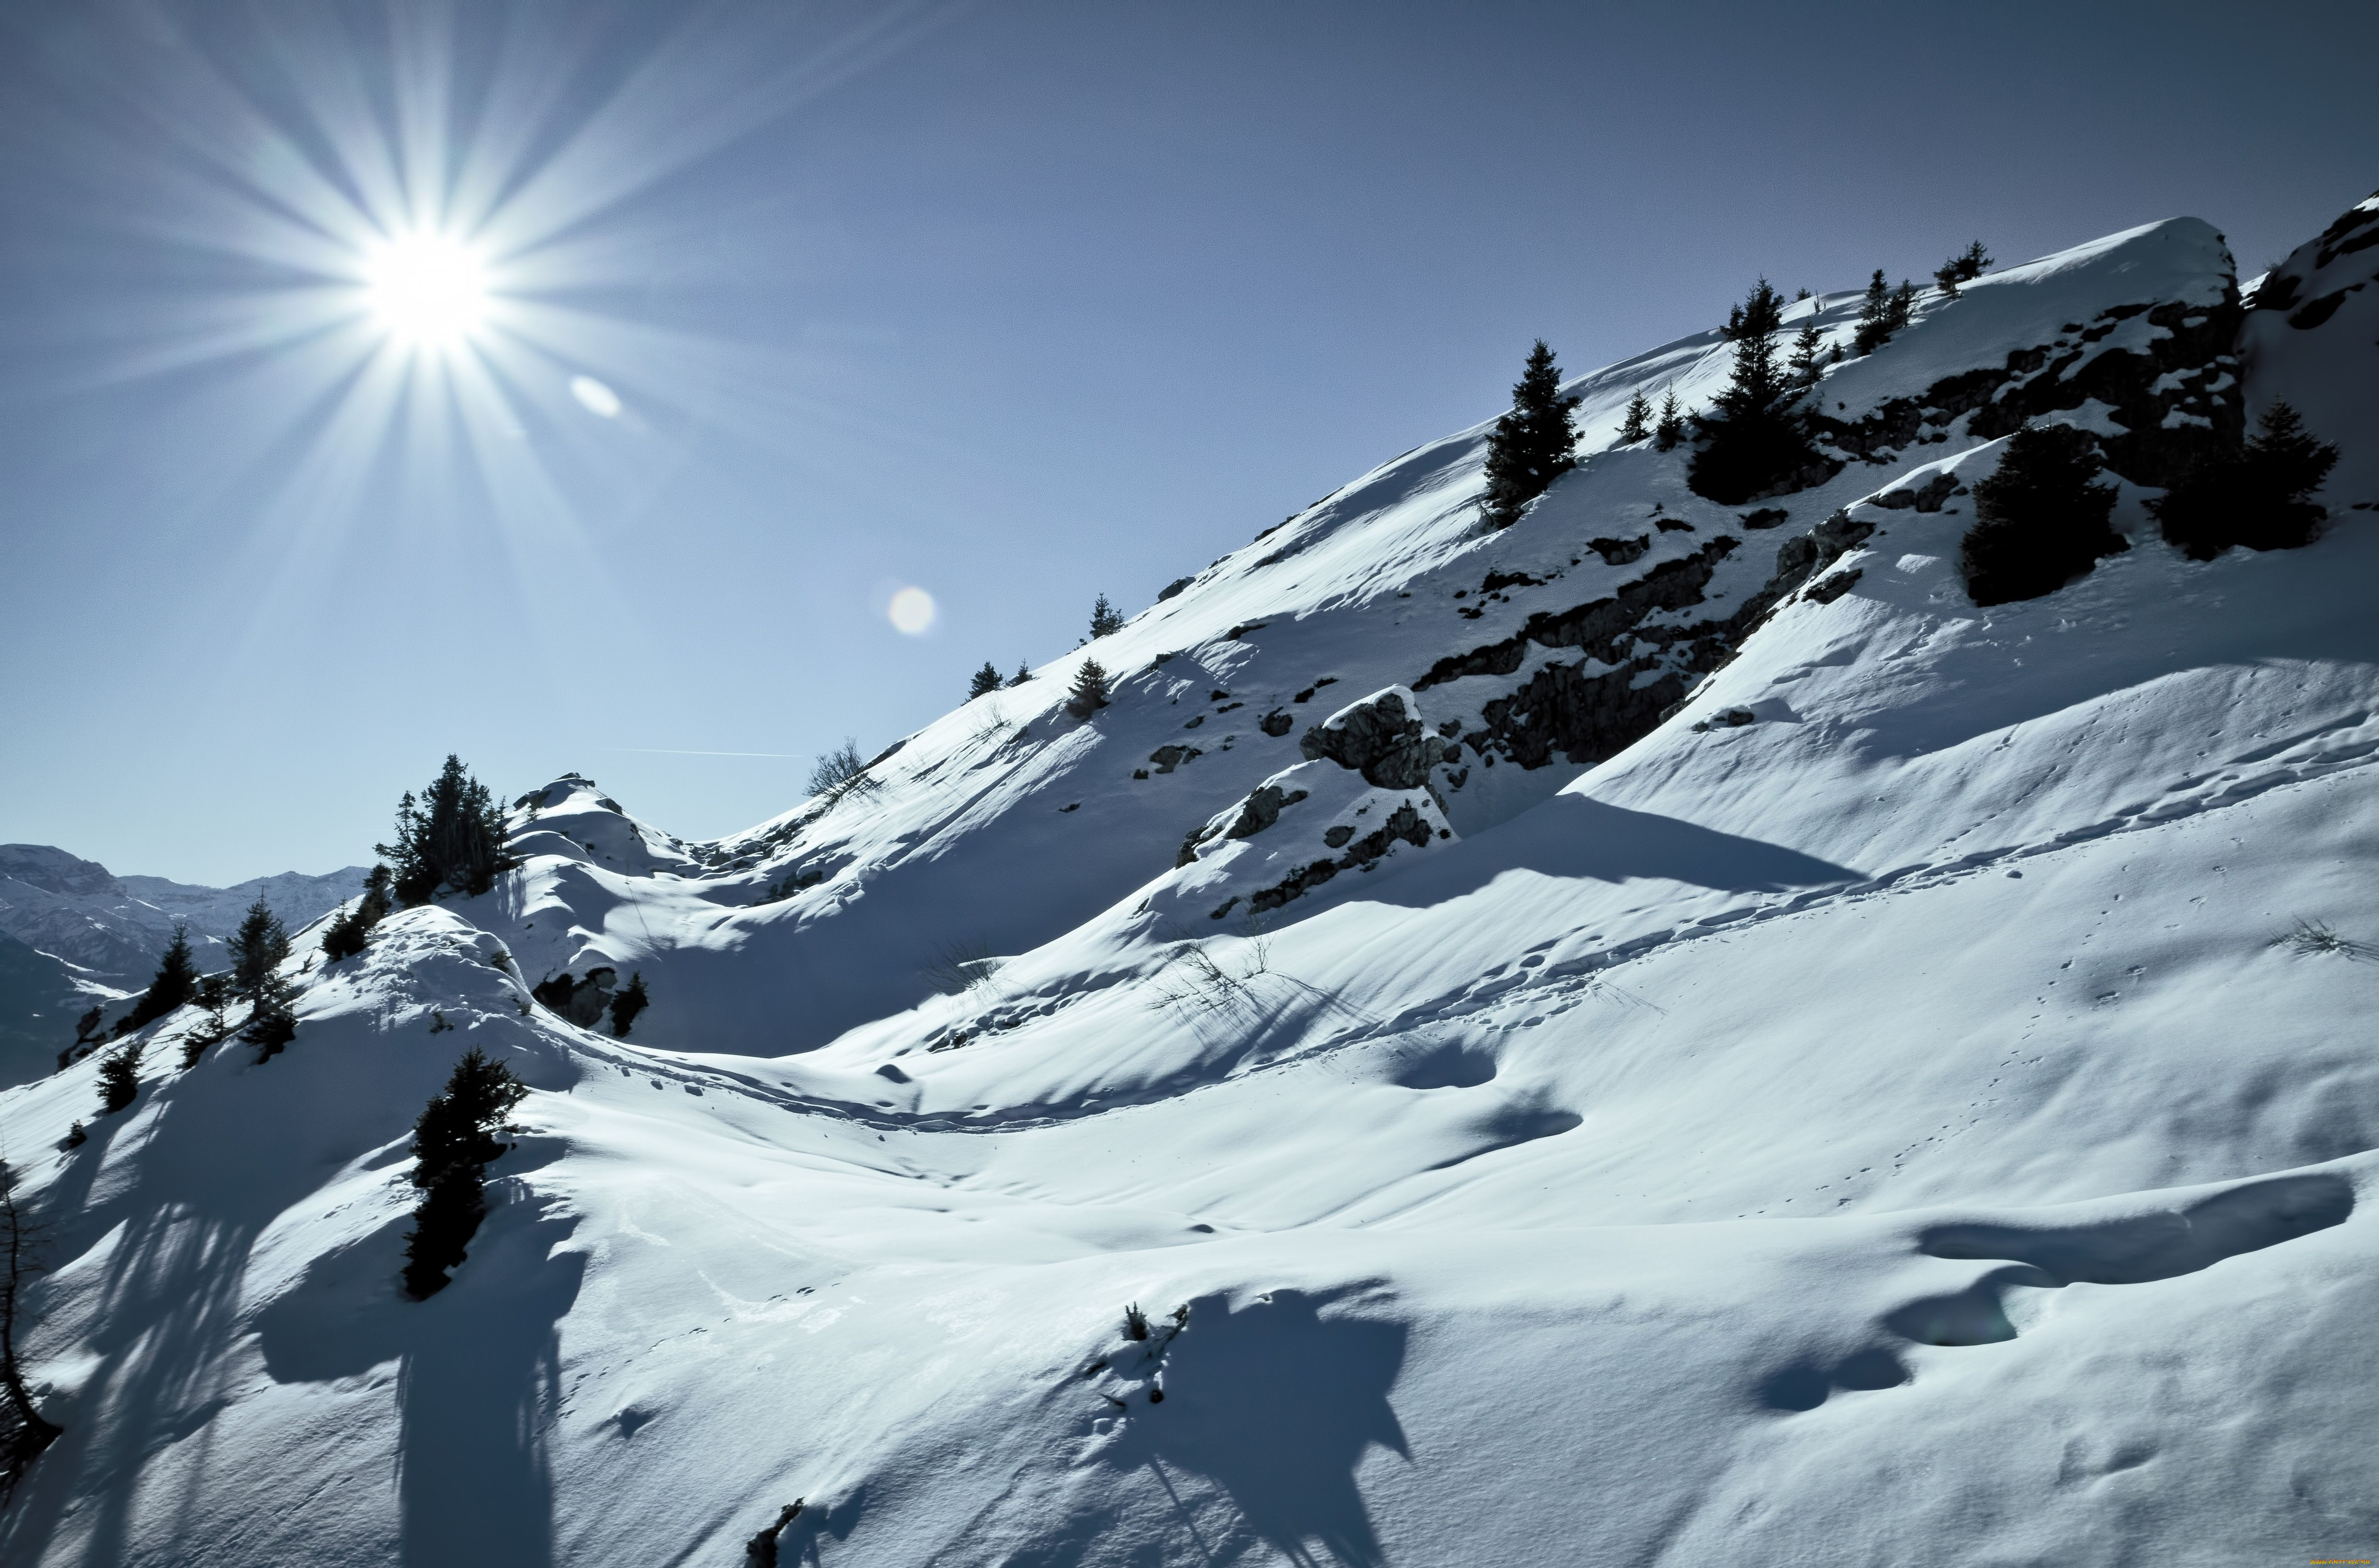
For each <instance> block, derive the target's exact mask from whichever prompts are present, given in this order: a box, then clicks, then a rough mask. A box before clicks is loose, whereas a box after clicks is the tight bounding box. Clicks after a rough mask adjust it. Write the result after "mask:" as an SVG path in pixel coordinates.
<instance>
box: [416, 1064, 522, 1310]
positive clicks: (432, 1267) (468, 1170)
mask: <svg viewBox="0 0 2379 1568" xmlns="http://www.w3.org/2000/svg"><path fill="white" fill-rule="evenodd" d="M527 1092H528V1088H527V1086H526V1085H525V1084H523V1083H522V1082H521V1081H520V1080H518V1079H516V1078H514V1077H513V1072H512V1069H511V1068H510V1067H506V1066H505V1065H504V1064H503V1063H501V1062H499V1061H495V1060H493V1059H491V1058H489V1056H488V1055H485V1054H484V1053H483V1052H481V1051H479V1050H478V1049H477V1047H476V1046H475V1047H473V1048H472V1049H471V1050H469V1051H466V1052H465V1053H464V1055H463V1059H462V1060H461V1061H459V1062H457V1063H455V1064H454V1071H453V1074H452V1076H450V1077H449V1078H448V1079H447V1080H446V1087H445V1089H444V1090H442V1091H441V1092H439V1093H438V1094H436V1095H434V1096H432V1097H431V1099H430V1102H429V1104H428V1105H427V1106H425V1107H424V1108H423V1109H422V1112H421V1116H420V1117H419V1119H417V1121H415V1123H414V1124H413V1153H414V1159H415V1164H414V1167H413V1185H414V1186H416V1187H417V1188H420V1189H421V1192H422V1199H421V1202H420V1203H419V1205H418V1206H417V1207H416V1208H415V1209H414V1211H413V1229H412V1231H411V1232H409V1233H408V1234H407V1235H406V1236H405V1292H406V1294H408V1295H410V1296H411V1297H413V1298H414V1299H415V1300H416V1301H426V1300H428V1299H429V1297H432V1296H435V1295H437V1294H438V1293H439V1292H440V1291H441V1290H443V1289H445V1288H446V1286H447V1285H448V1284H449V1283H450V1281H449V1278H448V1271H449V1270H451V1269H453V1267H454V1266H455V1265H457V1264H459V1263H460V1262H462V1261H463V1259H464V1256H465V1250H466V1249H467V1248H469V1246H470V1244H471V1237H472V1236H475V1235H477V1232H478V1229H479V1221H480V1219H481V1218H482V1217H483V1216H484V1215H485V1214H486V1213H487V1212H488V1198H487V1186H488V1182H487V1177H488V1165H489V1162H491V1161H493V1160H494V1159H495V1158H496V1157H497V1156H498V1155H499V1154H501V1153H502V1152H504V1147H505V1146H504V1145H503V1144H502V1143H501V1142H499V1141H498V1140H497V1139H496V1137H495V1135H496V1134H497V1133H499V1132H505V1131H510V1130H512V1129H511V1128H508V1127H507V1126H506V1125H505V1122H504V1118H505V1117H506V1116H510V1115H511V1114H512V1109H513V1106H515V1105H517V1104H520V1102H521V1098H522V1097H523V1096H524V1095H525V1094H526V1093H527Z"/></svg>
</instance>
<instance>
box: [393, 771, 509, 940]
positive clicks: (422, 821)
mask: <svg viewBox="0 0 2379 1568" xmlns="http://www.w3.org/2000/svg"><path fill="white" fill-rule="evenodd" d="M504 838H505V834H504V817H503V812H502V811H501V809H500V808H499V807H498V806H497V804H496V802H495V800H494V798H493V797H492V796H490V795H489V793H488V787H487V786H486V785H484V784H482V783H480V782H478V781H477V779H475V778H472V777H471V776H470V774H469V773H468V772H466V771H465V769H464V766H463V759H462V758H460V757H458V756H455V755H453V754H451V753H450V754H448V756H447V758H446V766H445V767H444V768H442V769H441V771H440V772H439V775H438V777H437V778H436V779H435V780H434V781H433V782H432V783H431V784H430V786H429V789H427V790H423V791H422V794H421V799H420V801H419V802H415V800H414V798H413V796H412V794H411V793H410V792H408V793H407V794H406V795H405V799H404V800H403V801H401V802H398V804H397V808H396V840H395V842H393V843H389V844H382V845H380V846H379V847H378V852H379V853H380V854H381V855H383V856H385V857H387V859H388V862H389V864H390V865H391V866H392V868H393V869H394V872H395V892H396V897H397V899H398V900H399V901H400V902H402V903H403V904H404V905H405V907H406V908H408V909H410V908H412V907H413V906H414V905H416V904H426V903H428V902H429V900H430V899H433V898H435V897H436V896H437V895H438V894H439V892H440V891H441V889H444V888H448V887H451V888H453V889H454V890H455V891H456V892H459V893H461V894H462V895H463V896H464V897H465V898H471V899H476V898H477V897H478V896H479V895H480V894H482V893H485V892H487V891H488V890H489V888H491V887H494V886H495V885H496V877H497V875H498V874H500V873H502V872H506V871H510V870H511V869H512V868H513V867H514V866H516V865H518V864H519V863H520V862H519V861H517V860H516V859H514V858H513V856H512V855H511V854H510V853H509V852H507V850H505V848H504Z"/></svg>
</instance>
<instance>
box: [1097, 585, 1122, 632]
mask: <svg viewBox="0 0 2379 1568" xmlns="http://www.w3.org/2000/svg"><path fill="white" fill-rule="evenodd" d="M1122 630H1123V616H1122V614H1121V613H1120V612H1119V611H1117V609H1116V607H1115V606H1113V605H1111V604H1109V603H1107V597H1106V595H1105V594H1101V595H1100V596H1099V598H1098V602H1097V603H1096V604H1094V605H1093V606H1091V635H1092V636H1093V637H1105V636H1109V635H1111V634H1113V633H1117V632H1120V631H1122Z"/></svg>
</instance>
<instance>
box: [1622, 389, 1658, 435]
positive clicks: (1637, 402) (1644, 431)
mask: <svg viewBox="0 0 2379 1568" xmlns="http://www.w3.org/2000/svg"><path fill="white" fill-rule="evenodd" d="M1651 439H1652V405H1651V404H1649V403H1647V402H1646V401H1645V400H1644V392H1643V389H1642V388H1640V387H1639V388H1637V389H1636V395H1635V396H1634V397H1631V398H1629V399H1628V400H1627V414H1626V416H1625V417H1624V419H1622V420H1621V421H1620V425H1619V444H1620V445H1622V446H1633V445H1634V444H1635V443H1636V442H1637V441H1642V440H1651Z"/></svg>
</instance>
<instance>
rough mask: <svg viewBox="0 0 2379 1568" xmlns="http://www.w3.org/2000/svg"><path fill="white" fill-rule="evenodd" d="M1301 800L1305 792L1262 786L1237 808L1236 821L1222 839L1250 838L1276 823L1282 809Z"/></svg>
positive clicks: (1272, 785) (1274, 786) (1274, 785)
mask: <svg viewBox="0 0 2379 1568" xmlns="http://www.w3.org/2000/svg"><path fill="white" fill-rule="evenodd" d="M1303 799H1305V791H1304V790H1283V789H1281V787H1280V786H1279V785H1277V784H1265V785H1262V786H1260V787H1258V788H1257V789H1256V790H1254V791H1253V792H1252V793H1250V795H1249V796H1248V799H1247V803H1246V804H1245V805H1243V806H1241V807H1240V808H1239V817H1238V821H1237V822H1234V823H1232V824H1231V826H1230V827H1229V828H1228V830H1226V832H1225V833H1224V835H1223V837H1224V838H1254V837H1255V836H1256V835H1257V834H1259V833H1261V832H1262V831H1263V830H1264V829H1265V828H1267V827H1270V826H1272V825H1273V824H1274V823H1275V822H1278V821H1279V820H1280V814H1281V811H1282V809H1283V808H1284V807H1287V806H1293V805H1295V804H1297V802H1299V801H1301V800H1303Z"/></svg>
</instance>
